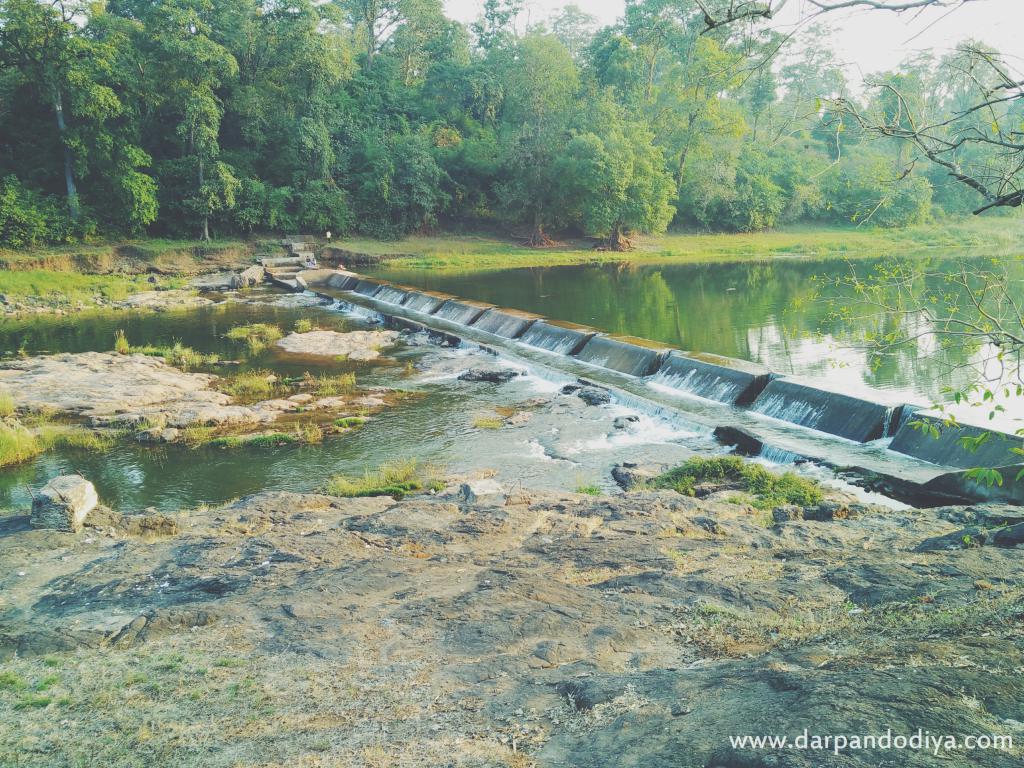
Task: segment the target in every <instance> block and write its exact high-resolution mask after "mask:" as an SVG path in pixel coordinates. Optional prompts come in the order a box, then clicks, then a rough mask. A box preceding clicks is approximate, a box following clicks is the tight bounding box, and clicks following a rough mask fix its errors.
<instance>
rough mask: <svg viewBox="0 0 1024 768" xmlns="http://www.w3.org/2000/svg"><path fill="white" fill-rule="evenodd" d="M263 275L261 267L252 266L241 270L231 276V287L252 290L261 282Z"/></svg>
mask: <svg viewBox="0 0 1024 768" xmlns="http://www.w3.org/2000/svg"><path fill="white" fill-rule="evenodd" d="M265 274H266V272H265V270H264V269H263V267H262V266H261V265H259V264H253V265H252V266H251V267H249V268H248V269H243V270H242V271H241V272H239V273H238V274H237V275H232V277H231V287H232V288H254V287H256V286H257V285H259V284H260V283H262V282H263V278H264V275H265Z"/></svg>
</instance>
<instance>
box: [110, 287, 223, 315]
mask: <svg viewBox="0 0 1024 768" xmlns="http://www.w3.org/2000/svg"><path fill="white" fill-rule="evenodd" d="M210 304H213V300H212V299H208V298H206V297H205V296H200V295H199V294H198V293H196V291H195V290H189V289H185V288H182V289H173V290H169V291H143V292H142V293H135V294H132V295H131V296H128V297H127V298H125V299H122V300H121V301H118V302H116V303H115V305H114V306H115V307H117V308H119V309H151V310H156V311H162V310H167V309H185V308H189V307H205V306H209V305H210Z"/></svg>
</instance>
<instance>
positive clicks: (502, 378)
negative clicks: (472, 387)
mask: <svg viewBox="0 0 1024 768" xmlns="http://www.w3.org/2000/svg"><path fill="white" fill-rule="evenodd" d="M518 375H519V371H515V370H512V369H511V368H504V369H502V370H487V369H486V368H470V369H469V370H468V371H466V372H465V373H462V374H460V375H459V381H486V382H490V383H491V384H504V383H506V382H509V381H512V379H514V378H515V377H516V376H518Z"/></svg>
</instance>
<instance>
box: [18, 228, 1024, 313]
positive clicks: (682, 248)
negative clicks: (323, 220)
mask: <svg viewBox="0 0 1024 768" xmlns="http://www.w3.org/2000/svg"><path fill="white" fill-rule="evenodd" d="M334 246H335V247H336V248H338V249H340V251H341V252H340V254H339V255H340V258H341V261H342V263H349V261H350V259H349V257H348V255H347V254H346V253H345V252H346V251H347V252H353V253H358V254H364V255H367V256H370V257H371V258H372V257H384V258H385V259H387V261H388V264H389V265H390V266H391V267H394V268H398V269H414V270H415V269H429V270H452V271H456V270H497V269H507V268H509V267H542V266H560V265H566V264H583V263H594V262H612V261H622V260H629V261H634V262H643V261H652V262H655V261H656V262H666V263H668V262H676V263H690V262H741V261H757V260H765V259H775V258H808V257H810V258H829V257H835V258H870V257H875V256H880V255H913V254H921V255H924V254H929V253H942V254H945V255H955V254H956V253H975V254H984V255H989V254H991V255H993V256H1000V255H1015V254H1018V253H1024V217H1021V216H999V217H992V218H985V219H973V218H972V219H956V220H946V221H942V222H938V223H934V224H928V225H922V226H917V227H909V228H906V229H894V230H888V229H885V230H883V229H855V228H836V227H813V228H811V227H801V228H794V229H787V230H781V231H776V232H758V233H750V234H701V233H671V234H667V235H662V236H659V237H642V238H637V239H636V241H635V248H634V249H633V250H631V251H629V252H626V253H622V252H616V251H599V250H594V249H593V248H592V247H591V244H590V242H589V241H583V240H572V241H566V242H564V243H561V244H559V245H556V246H553V247H551V248H530V247H527V246H524V245H522V244H521V243H520V242H519V241H516V240H511V239H508V238H501V237H498V236H489V235H435V236H413V237H407V238H404V239H402V240H395V241H384V240H370V239H362V238H352V239H347V240H344V241H341V242H337V243H335V244H334ZM279 252H280V245H279V244H278V241H277V240H276V239H275V238H272V237H266V238H262V239H258V238H254V239H250V240H239V239H234V240H214V241H212V242H209V243H203V242H200V241H196V240H165V239H156V238H154V239H149V240H133V241H125V242H106V243H87V244H79V245H69V246H61V247H48V248H39V249H29V250H23V251H12V250H5V249H0V294H3V296H5V297H6V298H7V300H8V304H9V305H11V304H20V303H26V302H27V303H28V304H29V305H30V306H31V307H33V308H39V307H42V308H54V309H58V308H64V309H67V308H81V307H88V306H94V305H102V304H105V303H108V302H111V301H117V300H119V299H123V298H125V297H126V296H128V295H130V294H132V293H137V292H139V291H144V290H147V289H149V288H151V287H152V284H151V283H150V281H149V276H150V275H154V274H155V275H158V278H157V280H158V282H159V284H160V286H161V287H177V286H180V285H183V284H184V282H185V278H187V277H189V276H192V275H196V274H199V273H202V272H212V271H218V270H222V269H231V268H237V267H239V266H241V265H244V264H248V263H251V262H252V261H254V260H256V259H258V258H259V257H260V256H263V255H278V254H279ZM355 268H356V269H362V267H359V266H358V265H357V266H356V267H355Z"/></svg>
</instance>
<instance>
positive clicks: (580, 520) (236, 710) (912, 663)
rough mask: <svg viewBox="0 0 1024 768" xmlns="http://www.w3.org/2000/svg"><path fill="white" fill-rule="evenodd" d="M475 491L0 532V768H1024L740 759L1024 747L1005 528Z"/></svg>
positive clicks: (636, 498)
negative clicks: (797, 746) (806, 746)
mask: <svg viewBox="0 0 1024 768" xmlns="http://www.w3.org/2000/svg"><path fill="white" fill-rule="evenodd" d="M477 489H478V490H479V491H480V493H473V492H472V491H471V489H470V490H469V491H467V490H460V487H459V485H458V483H455V484H453V485H451V486H449V488H448V489H446V490H445V491H443V492H441V493H438V494H436V495H433V496H430V495H427V496H418V497H412V498H407V499H406V500H403V501H394V500H392V499H390V498H375V499H341V498H333V497H330V496H323V495H315V494H289V493H265V494H260V495H257V496H252V497H247V498H244V499H241V500H239V501H237V502H234V503H231V504H228V505H226V506H222V507H218V508H212V509H208V508H201V509H194V510H187V511H184V510H183V511H182V512H180V513H177V514H172V515H155V514H150V515H142V516H134V517H122V516H120V515H118V514H117V513H116V512H111V511H107V510H103V509H98V510H96V511H94V512H93V513H91V514H90V515H89V519H88V521H87V523H86V525H87V527H86V529H85V530H84V531H83V532H82V533H79V534H70V533H58V532H56V531H50V530H35V529H33V528H31V527H30V525H29V519H28V516H27V512H26V514H24V515H16V516H13V517H7V518H3V519H2V520H0V526H2V529H0V561H2V562H3V563H4V564H5V568H4V569H3V571H2V572H0V653H2V654H3V657H4V658H5V659H6V661H5V664H4V669H3V672H2V677H0V763H2V764H12V765H13V764H17V765H32V766H48V767H49V766H70V765H104V766H113V765H135V764H149V765H167V766H172V765H180V766H192V765H200V764H201V765H204V766H238V765H246V766H271V765H283V764H286V765H296V766H328V765H330V766H349V765H351V766H441V765H444V766H514V767H516V768H522V767H524V766H533V765H537V766H558V767H565V768H568V767H570V766H572V767H573V768H576V767H580V766H590V767H597V766H609V768H610V767H612V766H616V767H618V766H644V767H645V768H648V767H654V766H666V767H667V766H672V767H673V768H680V767H681V768H688V767H690V766H693V767H694V768H698V767H699V768H710V767H712V766H723V767H724V766H791V767H794V768H795V767H796V766H879V765H901V766H926V765H927V766H931V765H944V766H949V765H957V766H967V765H975V766H977V765H984V766H1011V765H1019V764H1020V759H1021V751H1020V746H1018V747H1017V748H1016V749H1015V750H1011V751H998V750H991V751H978V752H972V753H965V752H959V751H953V752H950V753H946V754H941V755H939V756H935V755H933V754H932V753H931V752H929V751H924V750H920V751H915V750H909V751H895V752H882V751H871V750H868V751H846V752H843V753H841V754H838V755H834V754H832V753H831V752H830V751H821V752H811V751H800V750H793V749H776V750H769V749H766V750H741V749H735V748H733V747H732V746H731V745H730V739H729V737H730V736H742V735H745V734H751V735H761V734H778V735H790V736H795V735H797V734H799V733H801V732H803V730H804V729H809V730H810V731H811V732H812V733H817V734H835V733H860V734H871V733H884V732H885V731H886V729H892V730H893V731H894V732H895V733H898V734H904V733H905V734H910V733H913V732H916V731H917V729H918V728H923V729H927V730H929V731H930V732H931V733H933V734H1008V735H1012V736H1015V737H1017V743H1018V744H1019V745H1024V732H1022V731H1024V711H1022V709H1024V704H1022V701H1024V683H1022V679H1021V675H1020V670H1021V669H1022V668H1024V654H1022V651H1024V631H1022V626H1021V623H1020V618H1021V615H1022V609H1024V604H1022V602H1021V591H1020V590H1021V581H1020V576H1021V570H1020V551H1019V550H1018V549H1016V548H1014V546H1015V545H1014V541H1013V537H1005V536H1004V538H1003V539H1002V541H1001V543H1000V542H999V540H998V539H997V538H996V537H988V538H985V537H981V538H979V537H978V536H977V533H978V531H979V530H992V529H993V528H995V527H998V528H999V530H1010V528H1008V527H1007V526H1006V524H1007V523H1009V524H1011V526H1012V524H1014V523H1018V522H1020V520H1019V517H1020V515H1019V512H1017V510H1015V509H1013V508H1001V507H975V508H946V509H938V510H923V511H913V512H893V511H891V510H883V509H881V508H877V507H871V506H865V505H857V504H851V503H850V502H849V501H848V500H846V499H841V498H840V499H833V500H830V501H827V502H825V503H823V504H821V505H818V506H816V507H814V508H808V509H792V508H790V509H785V510H780V511H778V512H776V513H775V514H772V512H771V511H767V512H766V511H764V510H758V509H754V508H752V507H749V506H746V505H745V504H741V503H733V502H731V501H728V500H726V499H725V498H723V496H724V494H718V495H715V494H713V493H712V494H711V495H710V496H709V497H708V498H706V499H703V500H698V499H695V498H690V497H685V496H681V495H679V494H676V493H674V492H671V491H661V492H634V493H627V494H625V495H622V496H616V497H609V496H603V497H595V496H590V495H580V494H571V493H559V494H556V493H545V492H531V491H530V490H528V489H521V488H516V489H508V488H505V489H500V488H499V489H495V488H494V487H493V485H492V486H491V487H488V488H481V486H479V485H478V486H477ZM467 499H472V501H468V500H467Z"/></svg>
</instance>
